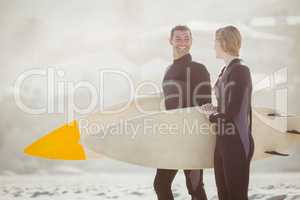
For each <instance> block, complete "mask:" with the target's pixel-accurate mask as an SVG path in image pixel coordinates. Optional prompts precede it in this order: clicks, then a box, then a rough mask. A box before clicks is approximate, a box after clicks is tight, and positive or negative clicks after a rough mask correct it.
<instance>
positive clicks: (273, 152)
mask: <svg viewBox="0 0 300 200" xmlns="http://www.w3.org/2000/svg"><path fill="white" fill-rule="evenodd" d="M265 153H267V154H271V155H274V156H289V155H290V154H284V153H279V152H277V151H265Z"/></svg>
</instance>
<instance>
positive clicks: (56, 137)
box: [24, 120, 86, 160]
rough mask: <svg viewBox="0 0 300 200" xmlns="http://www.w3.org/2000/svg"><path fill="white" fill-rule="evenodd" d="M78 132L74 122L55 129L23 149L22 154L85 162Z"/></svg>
mask: <svg viewBox="0 0 300 200" xmlns="http://www.w3.org/2000/svg"><path fill="white" fill-rule="evenodd" d="M79 140H80V132H79V129H78V124H77V122H76V120H75V121H73V122H71V123H69V124H65V125H63V126H62V127H59V128H57V129H55V130H54V131H52V132H50V133H48V134H47V135H45V136H43V137H42V138H40V139H38V140H37V141H35V142H34V143H32V144H31V145H29V146H28V147H26V148H25V149H24V153H26V154H28V155H31V156H36V157H42V158H47V159H56V160H85V159H86V156H85V153H84V149H83V147H82V145H81V144H79Z"/></svg>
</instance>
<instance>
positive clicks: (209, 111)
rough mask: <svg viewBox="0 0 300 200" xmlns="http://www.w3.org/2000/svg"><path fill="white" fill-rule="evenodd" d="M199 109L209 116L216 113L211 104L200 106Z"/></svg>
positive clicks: (215, 108)
mask: <svg viewBox="0 0 300 200" xmlns="http://www.w3.org/2000/svg"><path fill="white" fill-rule="evenodd" d="M200 109H201V110H202V111H203V112H204V113H205V114H207V115H211V114H213V113H216V112H217V107H215V106H214V105H213V104H211V103H207V104H204V105H202V106H200Z"/></svg>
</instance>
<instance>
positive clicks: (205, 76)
mask: <svg viewBox="0 0 300 200" xmlns="http://www.w3.org/2000/svg"><path fill="white" fill-rule="evenodd" d="M195 75H197V76H196V78H194V80H192V85H193V90H192V91H193V93H192V94H191V100H192V105H193V106H202V105H204V104H207V103H211V83H210V75H209V73H208V71H207V69H206V68H205V67H204V66H203V68H202V70H201V71H200V72H199V71H198V72H197V71H195V72H193V71H192V76H195Z"/></svg>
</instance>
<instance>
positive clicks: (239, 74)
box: [209, 66, 251, 122]
mask: <svg viewBox="0 0 300 200" xmlns="http://www.w3.org/2000/svg"><path fill="white" fill-rule="evenodd" d="M231 73H232V74H231V75H230V78H229V81H228V85H226V91H225V95H227V94H228V97H227V98H224V99H227V100H228V103H226V102H225V105H227V106H226V108H225V109H224V110H225V112H224V113H220V112H218V113H214V114H212V115H211V116H210V118H209V119H210V121H211V122H217V120H218V119H220V118H221V119H224V120H225V121H232V120H233V117H234V116H236V115H237V114H238V112H239V111H240V109H241V106H242V105H241V104H242V100H243V96H244V93H245V90H246V88H247V87H248V83H249V81H250V79H251V76H250V72H249V69H248V68H246V67H243V66H236V69H234V70H233V71H232V72H231ZM221 110H222V109H221Z"/></svg>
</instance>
